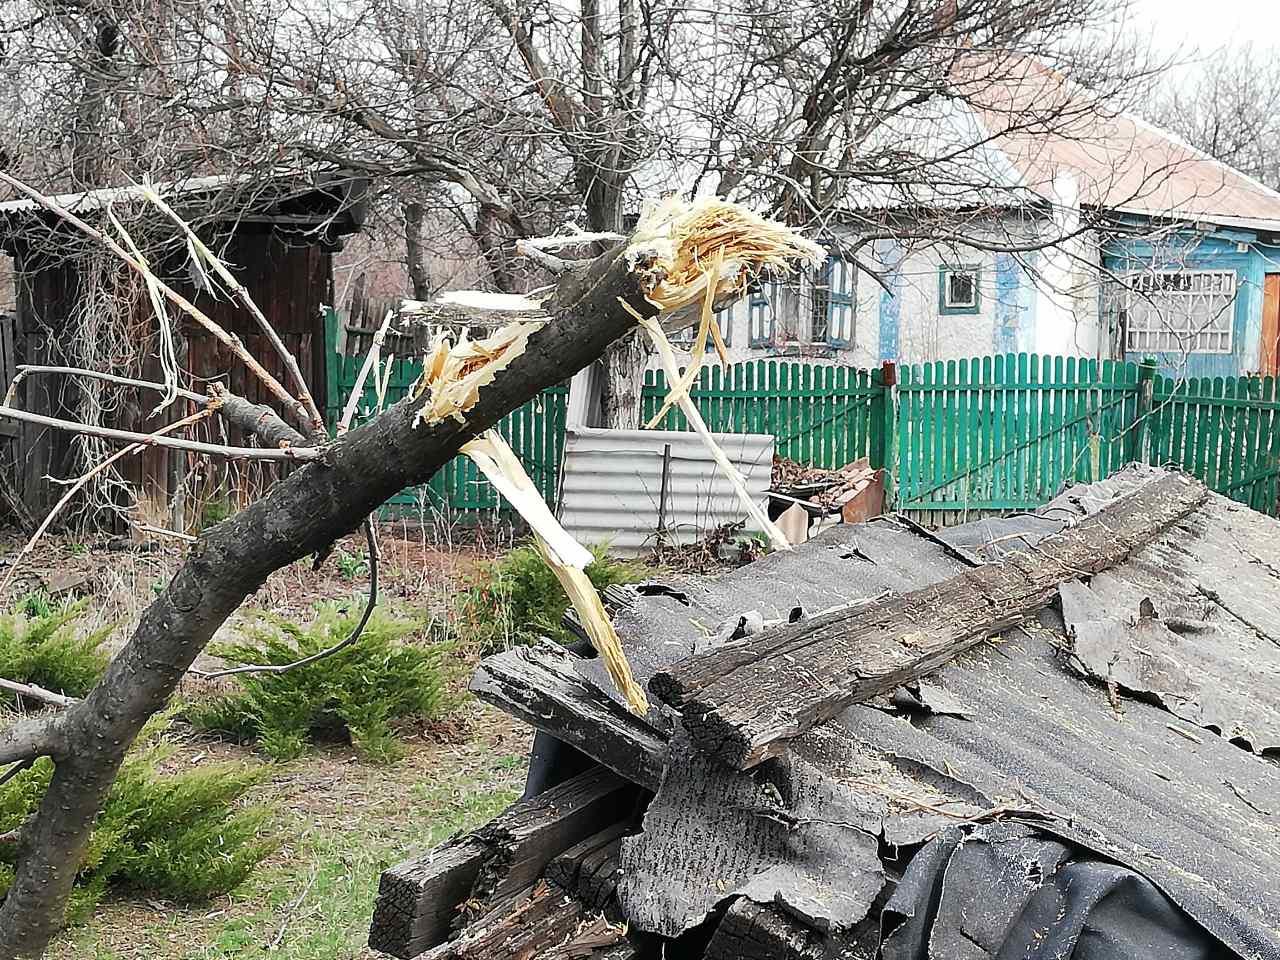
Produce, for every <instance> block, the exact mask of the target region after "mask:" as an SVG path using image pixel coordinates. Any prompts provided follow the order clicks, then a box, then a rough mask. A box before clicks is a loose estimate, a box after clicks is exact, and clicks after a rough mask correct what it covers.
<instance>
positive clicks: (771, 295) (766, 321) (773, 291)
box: [747, 281, 782, 347]
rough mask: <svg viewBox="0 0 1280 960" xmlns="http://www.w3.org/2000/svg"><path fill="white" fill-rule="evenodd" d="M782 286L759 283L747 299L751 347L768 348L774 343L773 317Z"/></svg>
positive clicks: (753, 286) (753, 285)
mask: <svg viewBox="0 0 1280 960" xmlns="http://www.w3.org/2000/svg"><path fill="white" fill-rule="evenodd" d="M781 291H782V285H781V284H777V283H772V282H763V281H757V282H755V283H753V284H752V285H751V291H750V293H749V294H748V298H747V329H748V339H749V340H750V346H753V347H767V346H769V345H770V344H771V343H772V342H773V315H774V310H775V309H776V307H777V304H778V300H779V294H780V293H781Z"/></svg>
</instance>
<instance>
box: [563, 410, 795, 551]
mask: <svg viewBox="0 0 1280 960" xmlns="http://www.w3.org/2000/svg"><path fill="white" fill-rule="evenodd" d="M716 440H717V442H719V444H720V446H721V447H723V448H724V452H725V454H726V455H727V456H728V457H729V459H730V460H731V461H733V464H734V465H735V466H736V467H737V468H738V470H739V471H741V472H742V475H743V476H744V477H746V481H747V489H748V490H749V491H750V492H751V495H752V497H754V498H755V499H756V500H757V502H759V503H761V504H763V503H764V500H765V492H766V491H767V490H768V488H769V480H770V476H771V475H772V471H773V437H772V436H769V435H768V434H758V433H735V434H716ZM667 444H670V445H671V467H670V472H669V477H668V484H667V496H666V511H665V518H666V528H667V533H668V542H669V543H691V542H693V541H695V540H697V539H699V538H700V537H702V536H704V535H705V534H707V533H708V532H709V531H711V530H714V529H715V528H716V527H718V526H720V525H721V524H724V523H731V522H734V521H738V520H741V519H743V518H744V517H745V516H746V511H745V510H744V509H743V507H742V504H741V502H740V501H739V500H738V497H737V495H736V494H735V493H734V492H733V487H732V486H731V485H730V484H729V481H728V480H727V479H725V476H724V474H723V473H722V472H721V471H720V470H719V469H717V467H716V465H715V462H714V461H713V460H712V459H711V454H710V453H709V452H708V451H707V448H706V446H705V445H704V444H703V443H702V441H701V440H700V439H698V435H697V434H695V433H685V432H680V431H672V430H603V429H597V428H589V427H581V428H578V429H574V430H569V431H568V433H567V436H566V438H565V448H564V472H563V474H562V478H561V487H560V522H561V523H562V524H563V525H564V527H565V529H566V530H568V531H569V532H570V533H572V534H573V535H574V536H575V537H577V538H578V540H579V541H581V542H582V543H600V542H607V543H608V544H609V548H610V550H611V551H612V552H614V553H618V554H621V555H623V556H635V555H636V554H639V553H642V552H643V551H644V550H646V549H648V548H649V547H652V546H653V545H654V543H655V542H656V537H657V531H658V516H659V501H660V500H661V491H662V463H663V455H664V450H665V448H666V446H667ZM746 529H754V527H748V528H746Z"/></svg>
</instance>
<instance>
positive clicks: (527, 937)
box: [418, 882, 585, 960]
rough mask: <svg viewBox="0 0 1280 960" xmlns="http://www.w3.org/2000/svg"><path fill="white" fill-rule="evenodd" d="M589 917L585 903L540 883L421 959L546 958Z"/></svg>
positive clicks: (426, 953) (496, 959)
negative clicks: (586, 915) (583, 905)
mask: <svg viewBox="0 0 1280 960" xmlns="http://www.w3.org/2000/svg"><path fill="white" fill-rule="evenodd" d="M584 917H585V911H584V910H583V907H582V904H580V903H578V901H577V900H575V899H574V898H573V897H571V896H569V895H567V894H566V893H565V892H564V891H563V890H561V889H560V888H559V887H556V886H553V885H552V884H549V883H545V882H541V883H538V884H537V886H535V887H534V888H533V889H532V890H531V891H530V892H529V893H528V894H527V895H524V896H520V897H516V898H514V899H512V900H509V901H508V902H507V903H506V904H504V905H503V906H502V907H500V908H499V909H497V910H494V911H493V912H492V913H490V914H487V915H485V916H484V917H482V918H481V919H479V920H477V921H476V922H475V923H473V924H472V925H471V926H469V927H467V928H466V929H465V930H464V931H463V932H462V934H461V935H460V936H459V937H458V938H457V939H456V940H450V941H449V942H448V943H442V944H438V945H437V946H435V947H434V948H432V949H431V950H428V951H426V952H425V953H423V954H422V955H421V956H420V957H419V958H418V960H510V958H512V957H530V958H532V957H544V956H547V955H548V953H549V952H550V951H551V950H553V949H555V948H557V947H560V946H561V945H562V944H564V943H565V942H566V941H567V940H569V939H570V938H572V936H573V935H574V933H575V932H576V931H577V929H578V927H579V925H580V924H581V923H582V920H583V918H584Z"/></svg>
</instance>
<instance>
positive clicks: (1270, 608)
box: [580, 468, 1280, 957]
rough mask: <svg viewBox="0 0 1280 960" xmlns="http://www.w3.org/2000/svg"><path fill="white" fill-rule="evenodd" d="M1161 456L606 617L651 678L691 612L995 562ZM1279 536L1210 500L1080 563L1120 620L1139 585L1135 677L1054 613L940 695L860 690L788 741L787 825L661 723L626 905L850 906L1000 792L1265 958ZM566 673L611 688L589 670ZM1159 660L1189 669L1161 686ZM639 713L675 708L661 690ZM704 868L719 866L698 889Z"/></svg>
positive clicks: (687, 910) (838, 918) (847, 909)
mask: <svg viewBox="0 0 1280 960" xmlns="http://www.w3.org/2000/svg"><path fill="white" fill-rule="evenodd" d="M1160 473H1161V471H1154V470H1152V469H1150V468H1141V469H1133V470H1130V471H1127V472H1125V473H1124V474H1121V475H1118V476H1117V477H1115V478H1113V479H1111V480H1109V481H1106V482H1103V483H1101V484H1094V485H1090V486H1084V487H1078V488H1073V489H1072V490H1071V491H1068V493H1067V494H1066V495H1064V496H1063V497H1062V498H1059V500H1058V501H1055V503H1054V504H1053V505H1051V507H1050V508H1047V509H1046V510H1044V511H1041V512H1040V513H1039V514H1038V515H1037V516H1034V517H1025V518H1015V519H1010V520H1002V521H989V522H988V521H983V522H979V523H977V524H970V525H966V526H964V527H959V528H954V529H952V530H950V531H947V532H945V533H944V534H943V536H942V537H941V538H939V537H933V536H929V535H924V534H922V533H921V532H919V531H918V530H915V529H912V528H909V527H907V526H904V525H902V524H900V523H897V522H895V521H894V520H892V519H885V520H880V521H874V522H872V523H869V524H864V525H859V526H842V527H839V528H836V529H834V530H832V531H830V532H828V533H826V534H823V535H822V536H820V537H818V538H816V539H815V540H813V541H810V542H809V543H807V544H805V545H803V546H801V547H799V548H797V549H796V550H795V551H793V552H791V553H779V554H773V555H771V556H769V557H767V558H765V559H764V560H761V561H758V562H757V563H754V564H751V565H749V566H747V567H744V568H741V569H740V570H737V571H735V572H733V573H731V574H727V575H725V576H723V577H720V578H717V579H715V580H703V579H692V578H690V579H688V580H685V581H682V582H678V583H676V584H674V585H673V586H674V587H675V588H676V590H675V592H674V594H673V593H672V592H671V591H668V592H665V593H654V594H652V595H646V596H642V597H640V598H639V599H638V600H637V602H636V603H635V604H634V605H633V606H631V607H630V608H629V609H627V610H625V611H623V612H622V613H620V614H619V616H618V618H617V626H618V631H619V634H620V635H621V636H622V637H623V639H624V644H625V645H626V647H627V649H628V654H629V656H630V657H631V658H632V660H633V664H634V666H635V667H636V673H637V679H638V680H640V681H641V682H645V680H646V678H648V677H651V676H652V675H653V673H655V672H656V671H657V670H659V669H661V668H662V667H663V666H665V665H669V664H671V663H673V662H676V661H678V660H681V659H684V658H686V657H688V656H690V655H692V654H694V653H700V652H702V651H703V650H705V649H706V648H707V647H708V645H709V644H712V643H714V642H715V641H714V640H712V639H710V638H709V636H708V631H707V627H708V626H709V625H713V624H715V623H716V622H718V621H720V620H721V619H724V618H729V617H734V618H736V617H737V616H739V615H740V614H742V613H743V612H745V611H747V610H759V611H760V612H761V613H762V614H763V615H764V616H765V617H766V618H769V617H775V616H776V617H780V618H786V617H787V615H788V611H789V610H790V609H791V608H792V607H793V606H796V605H800V606H803V607H805V608H806V609H807V610H809V611H815V610H819V609H825V608H827V607H830V606H831V605H832V604H839V603H842V602H851V601H855V600H859V599H868V598H872V597H875V596H877V595H878V594H880V593H881V592H882V591H884V590H892V591H895V592H905V591H908V590H911V589H917V588H921V587H924V586H927V585H929V584H932V583H937V582H940V581H942V580H944V579H947V578H950V577H952V576H954V575H955V574H957V573H959V572H961V571H962V570H963V569H964V568H965V567H966V565H967V564H968V563H969V562H972V559H973V556H974V555H975V554H984V555H985V558H987V559H991V558H995V559H997V560H998V559H999V551H1001V550H1002V549H1007V548H1009V547H1010V546H1013V547H1016V546H1019V545H1025V544H1026V543H1035V542H1037V541H1038V540H1039V539H1041V538H1043V537H1044V536H1047V535H1048V534H1050V533H1053V532H1055V531H1057V530H1058V529H1061V527H1062V526H1063V525H1065V524H1067V523H1070V522H1072V521H1073V520H1074V518H1077V517H1079V516H1081V515H1083V514H1086V513H1094V512H1096V511H1097V510H1098V509H1100V508H1101V507H1103V506H1105V505H1106V504H1107V503H1109V502H1111V501H1112V500H1113V499H1114V498H1115V497H1116V496H1120V495H1123V494H1125V493H1126V492H1129V491H1131V490H1133V489H1134V488H1135V487H1137V486H1139V485H1141V484H1144V483H1147V482H1150V480H1151V479H1152V478H1153V477H1155V476H1157V475H1159V474H1160ZM1278 534H1280V522H1278V521H1276V520H1274V519H1271V518H1267V517H1263V516H1261V515H1259V514H1256V513H1253V512H1252V511H1249V510H1248V509H1247V508H1245V507H1242V506H1240V505H1239V504H1235V503H1232V502H1230V501H1228V500H1226V499H1225V498H1222V497H1218V496H1212V497H1210V499H1209V500H1208V502H1207V503H1205V505H1204V506H1202V507H1201V508H1200V509H1198V510H1197V511H1195V512H1193V513H1192V514H1191V515H1189V516H1188V517H1187V518H1186V519H1185V520H1183V521H1181V522H1179V523H1177V524H1175V525H1174V526H1173V527H1171V528H1169V529H1168V530H1166V531H1165V533H1164V534H1163V535H1161V536H1160V537H1158V538H1157V539H1156V540H1155V541H1154V542H1153V543H1151V544H1150V546H1149V547H1147V548H1146V549H1144V550H1142V551H1140V552H1139V553H1137V554H1135V555H1134V556H1133V557H1132V558H1131V559H1130V560H1129V561H1128V562H1126V563H1124V564H1122V565H1121V566H1120V567H1117V568H1114V569H1113V570H1112V571H1110V572H1109V582H1108V583H1107V584H1104V585H1101V586H1100V585H1099V584H1098V583H1097V582H1096V581H1095V583H1094V585H1093V587H1092V589H1093V590H1094V591H1095V593H1096V597H1095V598H1094V601H1093V604H1094V605H1093V607H1092V608H1091V610H1090V613H1091V614H1092V615H1094V616H1095V618H1096V619H1105V618H1108V617H1111V618H1115V619H1117V620H1120V621H1125V622H1127V620H1126V618H1127V617H1129V615H1131V614H1132V613H1133V611H1131V610H1130V609H1129V607H1130V606H1131V605H1132V604H1136V603H1139V602H1140V600H1141V599H1144V598H1145V599H1149V600H1150V601H1151V602H1152V603H1153V604H1154V607H1155V608H1156V609H1157V610H1158V611H1161V614H1160V616H1161V618H1162V622H1163V624H1164V625H1165V626H1166V627H1167V632H1168V633H1169V634H1170V637H1172V639H1170V637H1164V638H1163V639H1162V640H1161V645H1160V646H1157V647H1153V648H1152V649H1151V650H1150V656H1151V662H1152V663H1155V664H1157V665H1159V666H1161V667H1162V669H1161V670H1152V671H1149V672H1148V673H1147V674H1146V675H1144V676H1140V677H1139V678H1138V679H1137V680H1133V679H1132V677H1131V680H1130V682H1133V683H1135V684H1136V685H1137V689H1133V690H1130V691H1129V693H1130V694H1131V695H1128V696H1125V695H1119V696H1118V698H1117V697H1114V696H1109V694H1108V690H1107V689H1106V687H1105V686H1104V685H1103V684H1101V683H1096V682H1090V681H1089V680H1088V679H1085V678H1082V676H1081V675H1080V672H1079V671H1080V670H1081V669H1082V668H1081V665H1079V664H1077V665H1076V667H1075V668H1073V667H1072V666H1071V665H1070V664H1068V663H1067V662H1066V659H1065V658H1064V656H1063V651H1064V649H1066V648H1067V646H1068V644H1067V642H1066V639H1067V638H1066V630H1065V628H1064V625H1063V621H1062V617H1061V616H1060V615H1058V614H1056V613H1053V612H1048V613H1046V614H1045V615H1043V616H1042V618H1041V620H1040V621H1039V622H1036V623H1034V624H1031V625H1029V626H1028V627H1027V628H1026V629H1023V628H1016V629H1014V630H1012V631H1009V632H1008V633H1006V634H1005V635H1004V636H1003V637H1002V638H1001V639H1000V640H999V641H998V642H996V643H992V644H989V645H986V646H984V647H982V648H979V649H977V650H975V651H972V652H970V653H969V654H966V655H965V656H964V657H962V658H961V659H959V660H957V661H955V662H953V663H951V664H950V665H948V666H947V667H945V668H944V669H942V670H941V671H939V672H938V673H937V674H936V675H935V677H934V678H933V679H932V680H931V681H930V682H931V685H932V691H933V692H932V693H931V694H926V699H928V697H929V696H933V697H934V698H935V708H936V709H935V710H934V711H933V712H931V713H928V714H927V715H924V716H920V715H912V716H908V715H905V714H903V713H901V712H899V711H897V710H895V709H892V708H891V706H890V704H888V703H881V704H868V705H859V706H855V707H851V708H849V709H848V710H846V711H845V712H844V713H843V714H841V715H840V716H839V717H838V718H837V719H836V720H834V721H832V722H830V723H827V724H825V725H823V726H820V727H817V728H815V729H814V730H813V731H811V732H810V733H809V734H807V735H805V736H803V737H801V738H800V739H798V740H796V741H794V742H793V743H792V748H791V750H790V752H789V755H788V757H787V758H785V759H784V760H783V761H782V765H783V768H784V772H783V774H782V776H783V777H784V779H785V780H786V787H787V789H788V790H789V791H791V794H790V802H791V803H792V804H793V806H794V809H792V810H791V812H792V813H794V814H795V815H796V817H797V818H798V819H797V822H805V823H812V824H814V825H815V826H813V827H812V828H811V829H809V830H807V831H806V832H804V833H803V835H802V836H801V835H796V836H792V835H789V834H788V835H787V836H786V837H784V839H785V842H782V843H779V842H777V838H776V837H773V838H772V839H771V838H770V837H768V836H766V834H765V833H762V828H761V826H760V821H759V818H758V816H755V815H753V814H752V813H751V804H750V803H749V802H746V801H749V800H750V799H751V797H754V796H756V793H754V792H753V791H756V790H757V789H758V785H757V784H753V782H752V775H751V774H749V773H748V774H743V773H739V772H736V771H733V770H731V769H729V768H728V767H725V766H721V765H719V764H717V763H715V762H713V761H710V760H708V759H707V758H705V757H702V756H700V755H698V754H697V753H696V752H695V751H694V750H692V749H691V748H688V747H687V746H684V747H682V746H681V739H680V737H679V736H678V735H677V737H676V740H675V742H674V745H673V749H672V753H671V757H670V765H669V767H668V771H667V773H666V776H665V777H664V780H663V785H662V787H661V789H660V790H659V793H658V796H657V797H656V798H655V800H654V801H653V804H652V805H651V806H650V812H649V813H648V814H647V816H646V820H645V829H644V832H643V833H642V834H641V835H639V837H637V838H636V839H634V840H632V841H628V843H627V845H626V847H625V848H624V849H625V851H626V853H625V855H624V861H625V862H624V873H625V876H626V880H625V881H624V887H623V888H620V894H621V895H622V896H623V897H624V898H625V899H624V904H623V905H624V907H625V912H626V914H627V915H628V917H630V918H632V919H633V920H634V921H636V922H637V923H640V924H641V925H642V926H644V925H647V926H649V927H650V928H656V929H658V930H659V931H660V932H666V933H669V934H670V933H674V932H678V931H679V930H680V929H685V928H688V927H691V926H693V925H695V924H696V923H698V922H700V921H701V919H702V918H703V917H705V916H706V914H707V912H708V910H710V909H712V908H714V906H715V904H714V902H708V896H710V897H711V899H712V900H718V899H719V898H721V897H723V896H724V895H726V891H733V890H737V891H739V892H743V893H746V894H747V895H748V896H752V897H757V898H758V897H761V896H764V897H767V898H771V899H774V900H776V901H777V902H778V903H779V904H781V905H782V906H784V908H785V909H787V910H789V911H791V912H793V913H795V914H797V915H799V916H803V917H805V918H806V920H807V921H808V922H810V923H812V924H815V925H818V926H819V927H820V928H821V926H822V925H823V924H825V923H831V924H836V925H839V924H844V923H847V922H848V921H849V919H850V918H851V917H852V918H854V919H857V918H858V916H859V913H860V912H862V913H865V912H866V910H868V909H870V906H871V902H872V899H873V898H874V897H875V896H876V895H877V892H878V891H879V889H880V887H881V885H882V884H883V878H882V877H881V878H880V879H877V878H878V877H879V874H878V873H877V871H878V870H879V869H880V868H879V866H878V865H877V862H876V860H875V855H876V848H877V846H878V845H884V844H887V845H889V846H890V847H896V846H902V845H910V844H913V843H916V842H919V841H921V840H922V839H924V838H926V837H928V836H930V835H932V834H934V833H936V832H937V831H939V830H941V829H943V828H944V827H947V826H950V825H952V824H954V822H955V819H956V818H957V817H960V818H963V817H966V816H974V815H976V813H977V811H981V810H984V809H990V808H999V807H1001V805H1005V806H1007V807H1011V808H1014V807H1016V808H1022V809H1023V811H1024V813H1025V814H1026V817H1024V820H1025V822H1030V823H1034V824H1036V826H1037V829H1039V830H1042V831H1044V832H1046V833H1049V834H1052V835H1056V836H1059V837H1062V838H1063V839H1064V840H1066V841H1069V842H1071V843H1074V844H1077V845H1079V846H1081V847H1084V848H1086V849H1089V850H1093V851H1095V852H1096V853H1097V854H1099V855H1100V856H1101V857H1102V858H1103V859H1104V860H1109V861H1112V862H1114V863H1118V864H1123V865H1125V866H1126V867H1128V868H1130V869H1131V870H1132V871H1134V872H1136V873H1137V874H1140V875H1142V876H1144V877H1146V878H1147V879H1148V880H1150V881H1151V882H1153V883H1154V884H1156V885H1157V886H1158V887H1159V888H1160V889H1161V890H1163V891H1164V892H1165V894H1167V895H1168V896H1169V897H1170V898H1171V899H1172V901H1173V902H1175V903H1176V904H1177V905H1178V906H1180V907H1181V908H1182V909H1183V910H1185V911H1186V913H1187V914H1189V915H1190V916H1191V917H1193V918H1194V919H1195V920H1196V921H1197V922H1198V923H1199V924H1201V925H1202V926H1203V927H1204V928H1205V929H1207V930H1208V931H1210V932H1211V933H1212V934H1213V935H1214V936H1215V937H1216V938H1217V939H1219V940H1220V941H1221V942H1222V943H1224V944H1226V945H1228V946H1229V947H1231V948H1232V949H1234V950H1235V951H1236V952H1237V953H1239V954H1240V955H1241V956H1245V957H1277V956H1280V888H1277V887H1276V885H1275V884H1274V883H1273V882H1271V879H1270V878H1273V877H1275V876H1277V875H1280V830H1278V829H1277V826H1280V820H1278V819H1277V818H1278V817H1280V769H1277V766H1276V765H1275V763H1274V762H1273V761H1271V760H1268V759H1265V758H1264V756H1263V754H1264V753H1268V754H1269V753H1272V752H1274V751H1276V750H1277V749H1278V748H1280V726H1278V725H1277V721H1280V682H1278V681H1280V609H1277V607H1276V605H1275V604H1274V603H1269V602H1268V600H1267V598H1268V597H1273V596H1274V595H1275V590H1276V584H1277V583H1278V582H1280V536H1278ZM1010 536H1012V537H1013V538H1015V539H1020V540H1021V544H1019V543H1014V541H1013V540H1011V539H1002V538H1008V537H1010ZM966 558H968V559H966ZM1068 616H1076V617H1077V618H1078V612H1077V613H1076V614H1072V613H1070V612H1069V613H1068ZM1175 624H1180V626H1178V627H1177V629H1176V630H1175V626H1174V625H1175ZM580 670H581V671H582V672H583V673H585V674H586V675H588V676H592V677H593V678H594V679H595V680H596V682H597V685H598V686H599V688H600V689H601V690H602V691H604V692H606V693H608V694H610V695H612V688H611V685H610V684H609V683H608V681H607V679H605V678H604V676H603V674H602V673H601V674H600V676H599V677H595V671H596V670H597V667H595V666H594V665H584V666H583V667H581V668H580ZM1171 677H1172V678H1173V680H1177V679H1178V677H1181V678H1182V679H1183V680H1184V681H1185V680H1188V679H1189V680H1191V681H1192V685H1191V686H1190V687H1187V686H1185V685H1184V686H1182V687H1178V688H1177V689H1173V688H1171V687H1170V683H1171V682H1172V681H1171V680H1170V678H1171ZM648 719H649V720H650V721H651V722H652V723H654V724H655V725H657V726H660V727H661V726H664V725H669V724H670V720H669V719H668V718H667V717H665V716H664V715H662V714H661V713H660V711H658V710H655V711H654V712H653V713H652V714H651V716H650V717H649V718H648ZM740 794H741V797H739V795H740ZM748 794H750V795H751V797H749V796H748ZM735 797H739V799H742V800H743V801H744V802H743V803H735V802H734V798H735ZM725 798H728V800H727V801H726V800H725ZM713 800H714V802H713ZM734 811H738V812H737V813H735V812H734ZM1014 818H1015V819H1017V815H1014ZM784 833H786V831H784ZM690 837H693V838H696V840H697V843H696V844H691V841H690ZM682 845H683V847H691V846H693V847H696V849H697V850H699V851H704V852H705V851H713V852H712V853H710V854H705V853H700V854H699V856H703V855H706V856H709V857H711V858H712V860H714V862H712V863H710V864H706V863H701V864H698V865H697V869H696V870H694V868H693V866H692V865H691V866H690V869H689V870H688V871H683V872H682V871H673V870H670V869H669V868H670V865H671V863H672V860H671V859H670V854H671V851H672V850H676V851H678V850H680V849H681V848H682ZM658 849H662V850H663V851H664V855H657V854H656V853H655V851H656V850H658ZM720 851H723V852H720ZM655 865H660V866H662V867H663V869H661V870H655ZM704 868H705V869H704ZM708 870H710V871H711V874H710V875H712V876H717V877H719V878H720V883H719V886H717V887H713V888H710V889H709V888H708V886H707V884H706V883H705V880H706V877H707V876H708V873H707V871H708Z"/></svg>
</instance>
